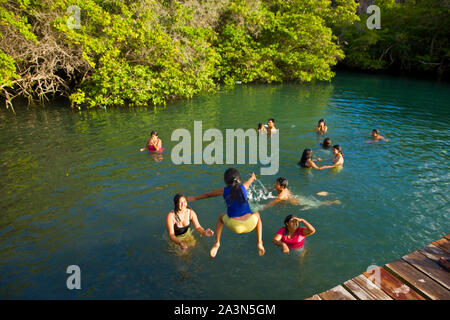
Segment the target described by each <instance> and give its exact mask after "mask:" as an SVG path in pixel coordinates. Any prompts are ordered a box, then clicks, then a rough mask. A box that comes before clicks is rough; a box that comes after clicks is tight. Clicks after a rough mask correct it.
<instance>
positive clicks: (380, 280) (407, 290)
mask: <svg viewBox="0 0 450 320" xmlns="http://www.w3.org/2000/svg"><path fill="white" fill-rule="evenodd" d="M363 275H364V276H366V277H367V278H368V279H369V280H370V281H372V282H373V283H375V284H376V285H378V286H379V287H380V288H381V289H382V290H383V291H384V292H386V293H387V294H388V295H389V296H390V297H391V298H393V299H395V300H425V298H424V297H422V296H421V295H420V294H418V293H417V292H416V291H414V289H412V288H411V287H409V286H408V285H406V284H404V283H403V282H401V281H400V280H398V279H397V278H396V277H394V276H393V275H392V274H390V273H389V272H388V271H386V270H385V269H383V268H382V267H376V268H373V269H371V270H369V271H366V272H364V273H363Z"/></svg>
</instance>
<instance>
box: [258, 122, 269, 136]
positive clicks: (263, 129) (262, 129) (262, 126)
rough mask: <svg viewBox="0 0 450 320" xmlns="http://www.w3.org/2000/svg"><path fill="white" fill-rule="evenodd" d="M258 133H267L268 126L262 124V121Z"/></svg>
mask: <svg viewBox="0 0 450 320" xmlns="http://www.w3.org/2000/svg"><path fill="white" fill-rule="evenodd" d="M258 133H260V134H264V133H267V130H266V127H265V126H264V125H263V124H262V122H260V123H259V124H258Z"/></svg>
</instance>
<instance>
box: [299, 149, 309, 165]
mask: <svg viewBox="0 0 450 320" xmlns="http://www.w3.org/2000/svg"><path fill="white" fill-rule="evenodd" d="M311 159H312V150H311V149H309V148H307V149H305V150H303V154H302V158H301V159H300V162H299V163H298V164H299V165H300V166H301V167H303V168H307V166H306V162H308V160H311Z"/></svg>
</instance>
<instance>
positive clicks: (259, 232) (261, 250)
mask: <svg viewBox="0 0 450 320" xmlns="http://www.w3.org/2000/svg"><path fill="white" fill-rule="evenodd" d="M253 214H255V215H256V217H257V218H258V224H257V225H256V237H257V239H258V240H257V241H258V254H259V255H260V256H262V255H264V253H266V250H265V249H264V246H263V241H262V221H261V216H260V215H259V212H255V213H253Z"/></svg>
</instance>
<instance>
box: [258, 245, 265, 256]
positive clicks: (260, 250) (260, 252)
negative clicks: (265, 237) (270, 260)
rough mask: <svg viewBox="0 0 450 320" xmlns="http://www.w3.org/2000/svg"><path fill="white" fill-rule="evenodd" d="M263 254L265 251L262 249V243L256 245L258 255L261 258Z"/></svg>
mask: <svg viewBox="0 0 450 320" xmlns="http://www.w3.org/2000/svg"><path fill="white" fill-rule="evenodd" d="M264 253H266V250H265V249H264V246H263V244H262V242H260V243H258V255H259V256H263V255H264Z"/></svg>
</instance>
